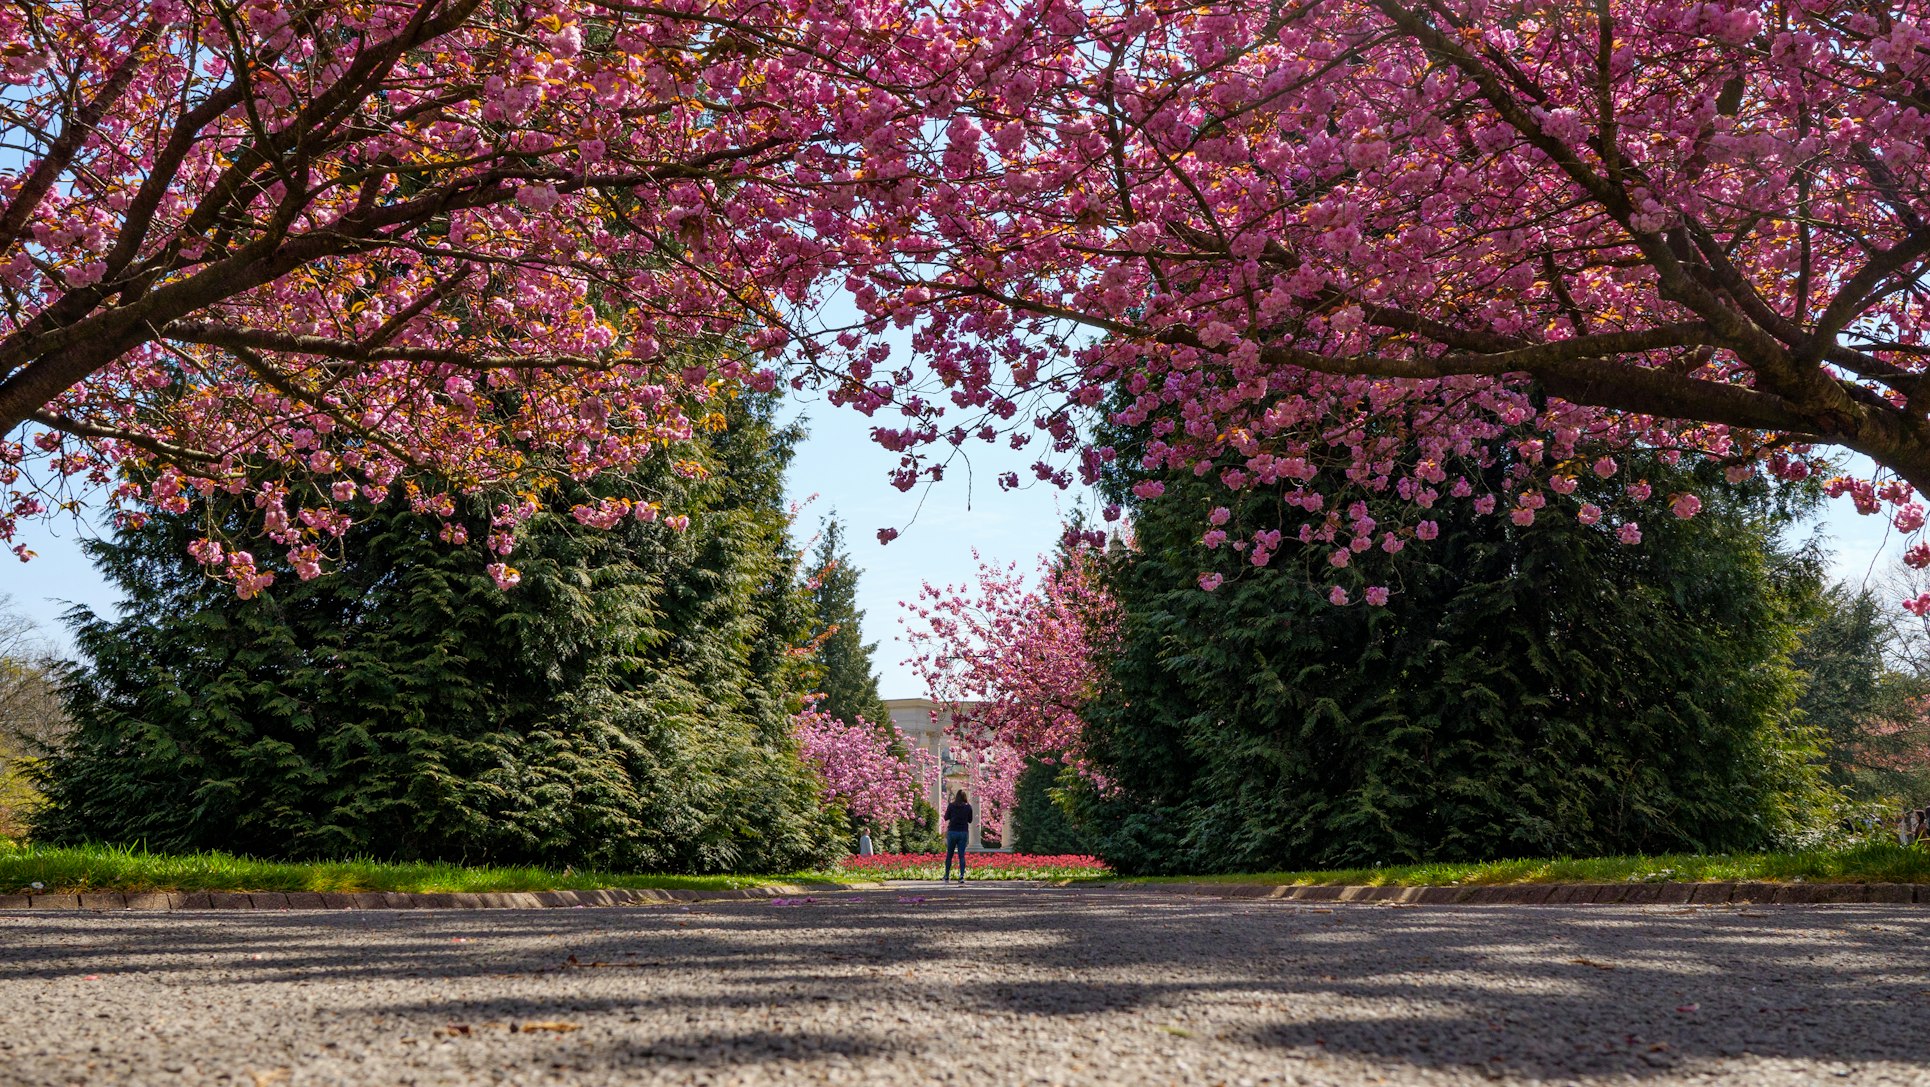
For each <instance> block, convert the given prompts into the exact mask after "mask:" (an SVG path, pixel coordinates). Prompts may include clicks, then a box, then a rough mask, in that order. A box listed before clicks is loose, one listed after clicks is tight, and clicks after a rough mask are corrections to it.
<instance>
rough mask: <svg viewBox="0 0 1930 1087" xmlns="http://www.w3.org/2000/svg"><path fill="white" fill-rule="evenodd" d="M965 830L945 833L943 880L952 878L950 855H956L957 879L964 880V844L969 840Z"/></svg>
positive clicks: (968, 832)
mask: <svg viewBox="0 0 1930 1087" xmlns="http://www.w3.org/2000/svg"><path fill="white" fill-rule="evenodd" d="M971 837H972V835H971V832H970V831H967V830H948V831H946V832H945V878H946V879H950V878H952V854H953V853H957V854H958V878H959V879H964V878H965V843H966V842H968V841H970V840H971Z"/></svg>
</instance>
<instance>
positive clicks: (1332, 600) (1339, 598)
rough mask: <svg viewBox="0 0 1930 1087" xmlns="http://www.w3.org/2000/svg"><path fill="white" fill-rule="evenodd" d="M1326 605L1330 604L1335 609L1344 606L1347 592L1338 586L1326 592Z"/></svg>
mask: <svg viewBox="0 0 1930 1087" xmlns="http://www.w3.org/2000/svg"><path fill="white" fill-rule="evenodd" d="M1327 603H1329V604H1332V605H1333V606H1334V607H1336V608H1339V607H1344V606H1346V604H1347V590H1345V589H1343V588H1341V587H1340V586H1338V585H1336V586H1334V587H1333V588H1331V589H1329V590H1327Z"/></svg>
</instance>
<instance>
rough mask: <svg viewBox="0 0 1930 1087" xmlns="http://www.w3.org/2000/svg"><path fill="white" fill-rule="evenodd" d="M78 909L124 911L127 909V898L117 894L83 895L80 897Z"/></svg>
mask: <svg viewBox="0 0 1930 1087" xmlns="http://www.w3.org/2000/svg"><path fill="white" fill-rule="evenodd" d="M80 908H81V909H83V910H124V909H126V908H127V896H126V895H119V894H84V895H81V896H80Z"/></svg>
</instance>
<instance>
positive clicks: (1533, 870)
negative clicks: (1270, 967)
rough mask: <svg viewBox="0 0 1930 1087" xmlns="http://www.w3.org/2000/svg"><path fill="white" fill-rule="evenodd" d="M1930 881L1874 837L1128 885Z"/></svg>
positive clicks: (1912, 851)
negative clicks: (1758, 849) (1779, 847)
mask: <svg viewBox="0 0 1930 1087" xmlns="http://www.w3.org/2000/svg"><path fill="white" fill-rule="evenodd" d="M1799 881H1800V882H1804V883H1930V849H1924V848H1912V847H1906V846H1900V845H1897V844H1895V843H1885V842H1872V843H1866V844H1862V845H1856V846H1851V847H1849V848H1845V849H1818V850H1807V851H1803V852H1796V853H1716V854H1709V855H1700V854H1694V853H1670V854H1664V855H1661V856H1654V857H1648V856H1635V857H1561V858H1557V859H1554V860H1518V861H1486V862H1481V863H1471V864H1409V865H1397V866H1390V867H1383V868H1341V869H1332V870H1326V871H1306V872H1251V873H1236V874H1231V875H1215V876H1158V877H1140V878H1137V879H1132V880H1127V881H1124V882H1133V883H1266V884H1275V885H1283V884H1334V883H1339V884H1353V885H1365V886H1373V887H1379V886H1396V887H1446V886H1472V885H1476V884H1496V883H1662V882H1681V883H1730V882H1763V883H1794V882H1799Z"/></svg>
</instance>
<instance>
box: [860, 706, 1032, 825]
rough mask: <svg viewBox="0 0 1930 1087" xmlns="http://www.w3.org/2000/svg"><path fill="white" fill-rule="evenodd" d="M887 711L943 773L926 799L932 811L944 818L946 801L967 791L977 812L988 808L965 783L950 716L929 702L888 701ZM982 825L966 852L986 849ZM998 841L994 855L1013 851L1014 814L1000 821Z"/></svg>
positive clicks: (940, 707) (894, 722)
mask: <svg viewBox="0 0 1930 1087" xmlns="http://www.w3.org/2000/svg"><path fill="white" fill-rule="evenodd" d="M885 708H886V709H888V710H890V711H891V723H892V724H894V725H896V726H898V731H900V732H903V733H904V734H905V738H906V739H908V740H910V741H911V742H912V743H915V744H917V745H918V746H919V747H922V748H924V749H925V750H927V751H929V752H931V753H932V754H933V755H936V756H937V757H938V765H939V767H940V773H939V775H938V780H937V781H936V782H933V783H932V792H931V796H929V797H927V798H926V799H928V800H930V801H931V805H932V807H934V808H937V809H938V813H939V815H940V816H943V815H944V813H945V804H946V802H947V800H948V799H949V798H950V797H951V795H952V794H953V793H954V792H957V791H958V790H960V789H964V790H965V795H966V796H967V797H968V798H969V799H970V800H971V802H972V806H973V807H974V808H977V809H979V810H980V811H983V810H984V807H985V806H984V804H982V803H981V802H980V801H979V798H978V797H977V796H976V795H975V794H974V793H973V791H972V788H971V786H970V785H969V784H968V783H967V782H966V780H965V768H964V766H963V765H961V764H960V763H959V761H958V760H957V758H955V757H954V753H953V751H952V748H951V739H950V738H949V737H947V736H946V735H945V728H946V726H947V725H950V724H951V723H952V715H951V712H950V711H949V710H946V709H945V708H944V707H942V706H940V705H939V704H938V703H936V702H933V701H932V700H931V699H929V698H887V699H885ZM982 825H983V824H982V823H981V822H978V821H974V822H973V823H972V837H971V840H970V842H968V843H967V845H966V848H968V849H984V848H985V844H984V843H983V842H982V841H980V839H979V833H978V832H979V827H980V826H982ZM998 839H999V844H998V846H996V847H995V849H994V851H995V852H1000V853H1009V852H1011V851H1012V813H1011V812H1006V813H1005V815H1004V817H1003V818H1002V819H1000V820H999V823H998Z"/></svg>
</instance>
